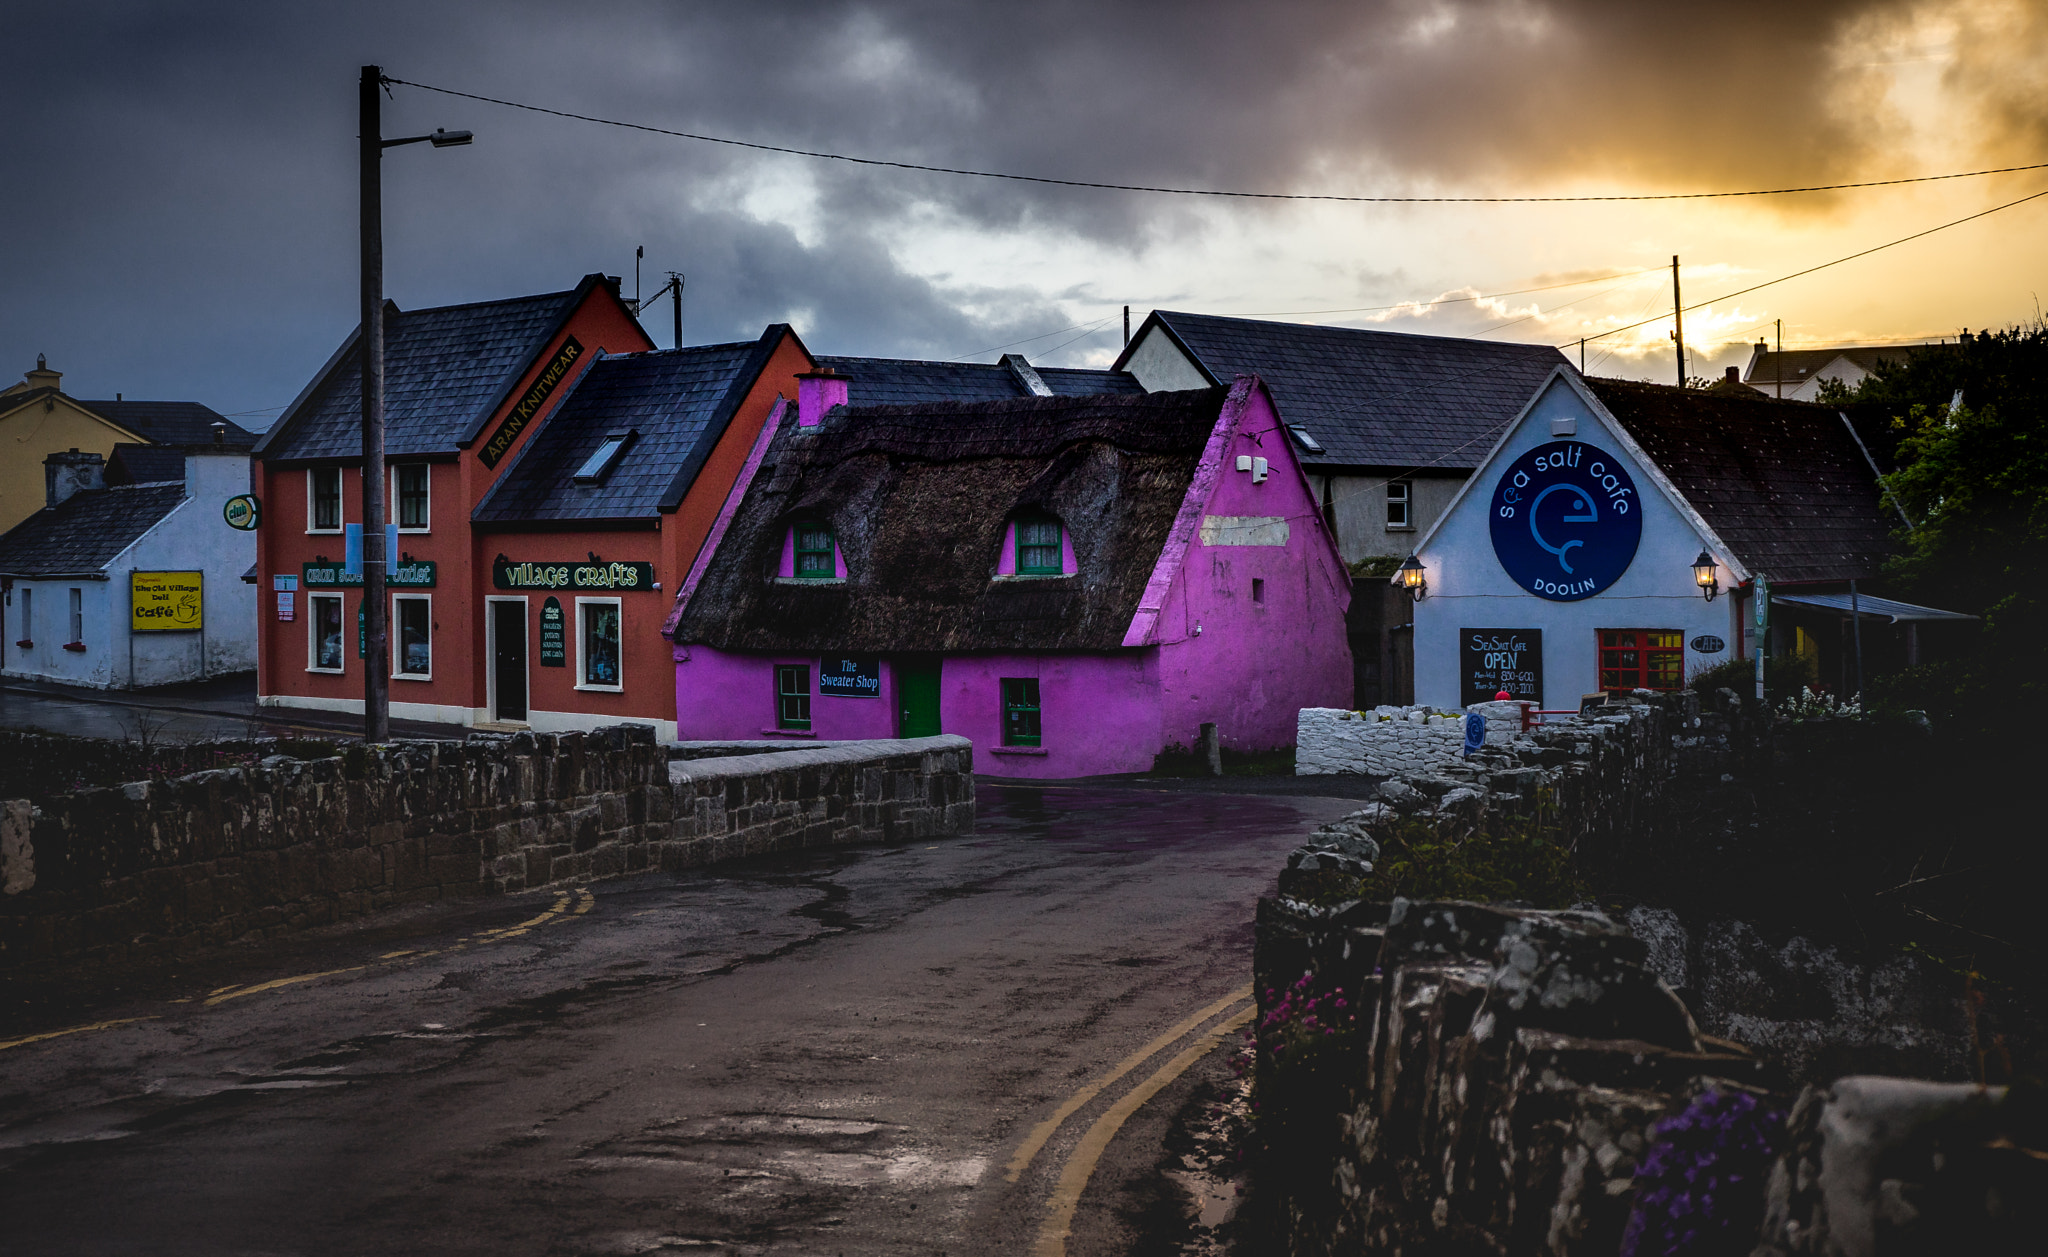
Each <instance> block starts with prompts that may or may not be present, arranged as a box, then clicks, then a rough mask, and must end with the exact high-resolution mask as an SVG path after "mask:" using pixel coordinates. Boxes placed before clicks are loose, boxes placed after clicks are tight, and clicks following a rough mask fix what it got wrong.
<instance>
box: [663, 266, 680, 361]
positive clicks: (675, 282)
mask: <svg viewBox="0 0 2048 1257" xmlns="http://www.w3.org/2000/svg"><path fill="white" fill-rule="evenodd" d="M665 287H669V288H673V289H675V293H676V348H677V349H681V348H682V347H683V273H682V272H681V271H670V272H669V273H668V283H667V284H666V285H665Z"/></svg>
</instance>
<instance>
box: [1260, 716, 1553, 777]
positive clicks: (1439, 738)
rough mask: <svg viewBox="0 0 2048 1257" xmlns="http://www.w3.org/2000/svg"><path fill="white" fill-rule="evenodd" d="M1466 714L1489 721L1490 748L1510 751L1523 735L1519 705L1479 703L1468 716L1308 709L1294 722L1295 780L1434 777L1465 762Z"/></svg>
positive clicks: (1487, 724)
mask: <svg viewBox="0 0 2048 1257" xmlns="http://www.w3.org/2000/svg"><path fill="white" fill-rule="evenodd" d="M1467 711H1470V712H1477V713H1479V714H1480V715H1481V716H1483V717H1485V718H1486V742H1487V745H1489V746H1505V745H1507V744H1508V743H1510V742H1512V741H1514V739H1515V738H1516V737H1517V736H1518V735H1519V734H1520V733H1521V731H1522V708H1521V705H1520V704H1519V703H1474V704H1473V705H1472V706H1471V707H1469V708H1466V709H1465V711H1446V710H1444V709H1442V708H1437V707H1375V708H1373V709H1372V710H1370V711H1345V710H1343V709H1341V708H1336V707H1305V708H1303V709H1302V711H1301V714H1300V715H1299V716H1297V717H1296V718H1295V746H1294V771H1295V775H1297V776H1303V777H1307V776H1320V775H1326V774H1330V773H1366V774H1370V775H1371V776H1374V777H1385V776H1391V775H1392V774H1394V773H1402V772H1431V771H1434V770H1435V769H1437V768H1440V767H1442V766H1443V765H1445V764H1448V763H1451V762H1452V761H1455V760H1460V759H1463V758H1464V754H1465V714H1466V712H1467Z"/></svg>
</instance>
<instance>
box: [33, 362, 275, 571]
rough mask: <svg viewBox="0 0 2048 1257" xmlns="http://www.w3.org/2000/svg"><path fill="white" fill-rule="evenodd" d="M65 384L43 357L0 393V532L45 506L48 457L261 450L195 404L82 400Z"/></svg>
mask: <svg viewBox="0 0 2048 1257" xmlns="http://www.w3.org/2000/svg"><path fill="white" fill-rule="evenodd" d="M63 378H64V377H63V373H62V372H60V371H52V370H50V368H49V365H48V363H47V362H46V361H45V360H44V359H43V357H42V356H41V355H40V354H39V355H37V357H36V368H35V370H33V371H30V372H29V373H28V374H27V375H25V376H24V377H23V379H22V382H21V383H19V384H16V385H14V386H13V387H12V388H8V389H4V390H0V533H5V532H6V531H7V530H8V529H10V528H13V527H14V526H15V525H16V524H19V523H20V522H21V521H22V520H24V519H27V518H28V517H29V516H31V515H33V514H35V513H36V512H37V511H39V510H41V509H43V507H44V505H45V504H46V503H47V502H48V498H49V491H48V486H47V485H46V484H45V483H44V470H43V460H44V459H45V458H46V457H48V456H49V455H51V454H57V453H62V452H64V451H66V450H78V451H79V452H81V453H96V454H98V455H99V456H100V457H101V458H102V459H104V460H106V461H107V462H108V463H112V462H114V461H115V459H114V453H115V450H116V448H117V447H119V446H124V445H125V446H129V447H131V448H132V447H136V446H171V447H176V448H181V449H190V448H195V447H201V448H204V447H218V446H222V445H225V446H226V447H227V448H230V449H242V450H246V449H249V448H250V447H251V446H253V445H254V444H255V443H256V437H255V434H254V433H251V432H249V431H248V430H246V429H244V428H242V427H241V426H240V425H238V424H235V423H231V422H229V421H228V420H227V419H224V418H222V417H221V416H220V415H219V414H216V413H215V412H214V411H212V410H210V409H208V408H207V407H205V406H202V405H200V404H199V403H197V402H131V401H127V400H124V399H123V398H121V397H119V396H116V397H115V398H114V400H113V401H80V400H78V399H76V398H73V397H70V396H68V395H66V394H65V392H64V391H63V390H62V389H61V388H59V387H58V381H60V380H62V379H63ZM180 474H182V473H180ZM152 478H154V477H152Z"/></svg>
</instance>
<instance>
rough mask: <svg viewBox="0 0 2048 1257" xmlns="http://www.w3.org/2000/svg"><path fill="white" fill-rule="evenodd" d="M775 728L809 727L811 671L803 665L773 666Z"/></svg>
mask: <svg viewBox="0 0 2048 1257" xmlns="http://www.w3.org/2000/svg"><path fill="white" fill-rule="evenodd" d="M775 727H776V728H778V729H808V728H810V727H811V670H810V668H808V667H806V666H805V665H803V664H800V663H779V664H777V665H775Z"/></svg>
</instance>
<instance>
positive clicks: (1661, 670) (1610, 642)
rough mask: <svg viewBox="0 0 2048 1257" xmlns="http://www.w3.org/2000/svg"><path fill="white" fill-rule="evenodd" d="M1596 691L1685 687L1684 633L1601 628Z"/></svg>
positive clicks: (1614, 691)
mask: <svg viewBox="0 0 2048 1257" xmlns="http://www.w3.org/2000/svg"><path fill="white" fill-rule="evenodd" d="M1600 688H1601V689H1603V690H1606V691H1609V692H1610V693H1624V694H1625V693H1627V692H1628V691H1630V690H1681V689H1684V688H1685V634H1684V633H1681V632H1679V631H1678V630H1677V629H1601V630H1600Z"/></svg>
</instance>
